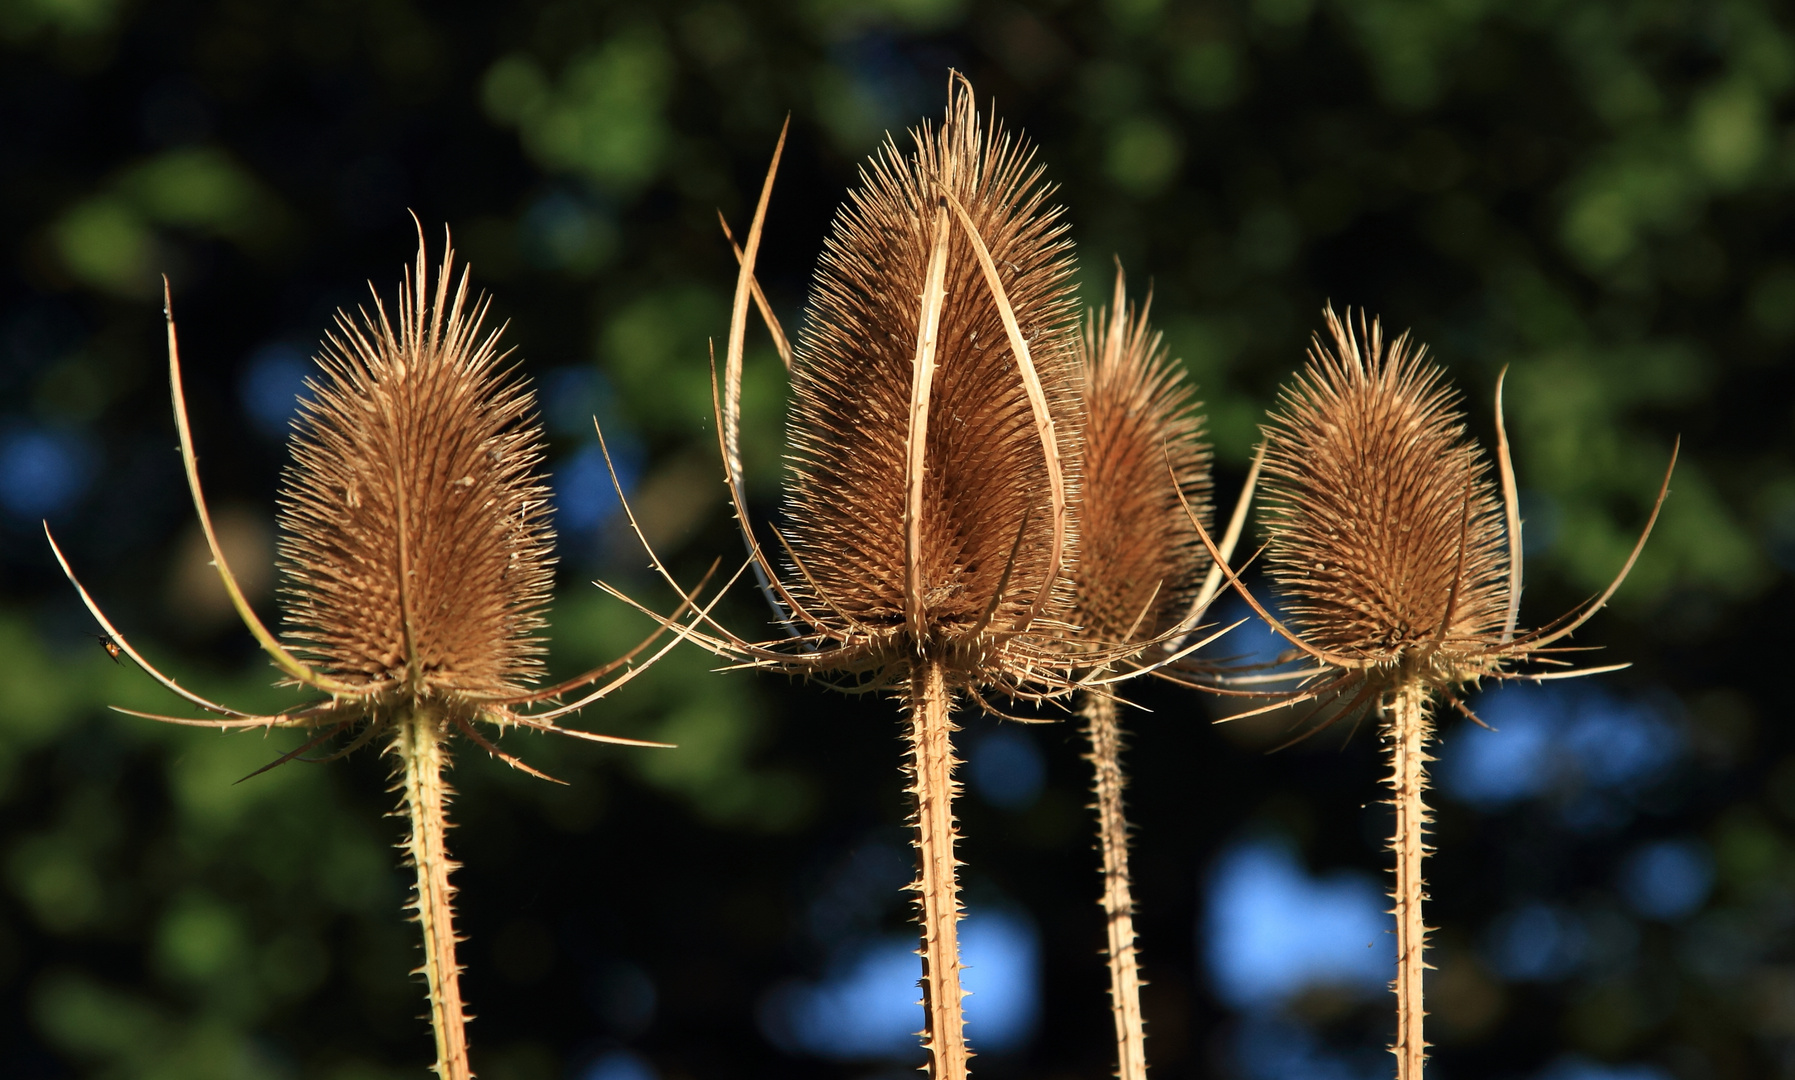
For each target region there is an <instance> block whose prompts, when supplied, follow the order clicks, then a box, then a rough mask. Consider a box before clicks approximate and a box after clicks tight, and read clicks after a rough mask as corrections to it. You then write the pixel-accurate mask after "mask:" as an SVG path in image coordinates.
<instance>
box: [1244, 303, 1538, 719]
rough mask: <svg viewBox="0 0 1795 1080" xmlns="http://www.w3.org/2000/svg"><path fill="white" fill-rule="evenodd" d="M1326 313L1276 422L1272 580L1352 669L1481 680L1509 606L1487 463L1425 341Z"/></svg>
mask: <svg viewBox="0 0 1795 1080" xmlns="http://www.w3.org/2000/svg"><path fill="white" fill-rule="evenodd" d="M1326 318H1327V323H1328V330H1329V333H1330V335H1331V337H1332V342H1331V347H1330V346H1329V345H1323V344H1322V343H1321V342H1320V341H1319V340H1317V341H1316V342H1315V344H1314V346H1313V347H1312V348H1311V350H1310V353H1309V364H1308V366H1307V367H1306V368H1305V369H1304V370H1303V372H1302V373H1301V374H1300V375H1298V376H1297V378H1296V380H1295V382H1294V384H1293V385H1291V386H1289V387H1287V388H1286V389H1285V390H1284V392H1283V395H1282V400H1281V402H1280V405H1281V408H1280V409H1279V411H1278V412H1276V413H1274V414H1273V416H1272V419H1271V422H1270V423H1269V424H1268V425H1267V426H1266V429H1265V434H1266V455H1265V480H1264V488H1263V491H1264V498H1265V505H1266V518H1267V520H1266V523H1265V525H1266V531H1267V534H1268V540H1269V543H1268V544H1267V547H1266V561H1267V568H1268V569H1269V571H1270V573H1271V578H1272V581H1273V582H1274V583H1275V585H1276V588H1277V590H1278V591H1279V592H1280V593H1281V594H1282V595H1283V596H1284V599H1285V606H1286V609H1287V610H1288V611H1289V612H1290V614H1291V617H1292V621H1293V623H1294V624H1295V629H1296V630H1297V631H1298V632H1299V633H1300V634H1301V635H1302V636H1303V637H1304V638H1305V639H1307V640H1308V641H1309V642H1310V643H1312V644H1313V645H1314V646H1315V647H1316V648H1318V649H1320V650H1322V651H1324V652H1327V653H1328V654H1330V655H1331V656H1335V657H1338V658H1339V659H1340V662H1341V664H1342V665H1343V666H1353V667H1358V668H1362V669H1366V670H1369V671H1388V672H1390V673H1391V674H1394V673H1395V672H1396V669H1399V668H1401V667H1403V666H1404V665H1405V664H1415V663H1424V664H1426V665H1428V667H1429V668H1430V670H1431V674H1430V675H1429V681H1430V682H1431V681H1440V682H1444V683H1447V684H1452V683H1458V682H1463V681H1465V680H1467V679H1471V678H1474V677H1476V676H1477V675H1478V674H1479V673H1480V672H1482V671H1484V670H1486V668H1487V665H1488V660H1487V658H1486V654H1487V653H1488V651H1489V649H1490V648H1491V647H1492V646H1495V645H1497V644H1499V639H1500V635H1501V632H1502V626H1503V619H1504V617H1505V616H1506V614H1507V611H1508V600H1509V581H1508V569H1509V567H1508V553H1507V551H1506V549H1505V542H1504V536H1503V531H1502V530H1503V517H1502V506H1501V503H1500V501H1499V499H1498V496H1497V492H1496V485H1495V483H1494V482H1493V480H1492V478H1491V469H1490V463H1489V461H1488V460H1487V458H1486V457H1485V456H1484V454H1483V453H1482V451H1481V450H1479V449H1478V447H1477V445H1476V443H1475V442H1473V441H1472V439H1471V437H1470V435H1469V434H1468V433H1467V431H1466V429H1465V417H1464V413H1463V412H1462V411H1460V410H1459V408H1458V402H1457V395H1456V394H1455V393H1454V392H1453V390H1452V389H1451V387H1450V386H1448V385H1447V383H1446V381H1445V375H1444V372H1442V371H1441V370H1440V369H1439V368H1438V367H1436V366H1434V365H1433V364H1430V363H1428V362H1427V361H1426V359H1425V349H1424V348H1422V347H1412V346H1411V345H1410V342H1409V339H1408V336H1407V335H1406V334H1405V335H1403V336H1401V337H1399V338H1397V339H1396V340H1395V341H1394V342H1391V343H1389V345H1388V347H1387V348H1386V345H1385V342H1384V340H1383V333H1382V330H1381V328H1380V327H1379V326H1377V325H1376V324H1375V323H1374V324H1372V325H1371V326H1370V327H1369V328H1367V327H1365V326H1364V325H1363V322H1362V321H1361V325H1360V327H1359V328H1358V331H1359V332H1357V333H1355V332H1354V329H1353V328H1352V327H1350V326H1349V325H1347V324H1346V323H1344V322H1342V321H1341V320H1340V319H1339V318H1337V317H1336V316H1335V315H1334V313H1333V311H1332V310H1329V311H1328V312H1327V314H1326Z"/></svg>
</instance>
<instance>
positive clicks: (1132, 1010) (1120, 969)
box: [1079, 691, 1147, 1080]
mask: <svg viewBox="0 0 1795 1080" xmlns="http://www.w3.org/2000/svg"><path fill="white" fill-rule="evenodd" d="M1083 698H1084V701H1083V703H1082V706H1081V708H1080V709H1079V711H1080V713H1081V714H1083V716H1084V718H1085V720H1086V725H1085V734H1086V735H1087V736H1088V737H1089V738H1090V740H1091V753H1090V755H1089V761H1090V762H1091V768H1092V771H1093V772H1094V773H1095V774H1096V775H1095V780H1094V782H1093V784H1092V790H1093V791H1094V792H1095V793H1096V795H1097V802H1096V805H1095V806H1094V809H1095V810H1096V811H1097V839H1098V846H1099V848H1100V849H1101V850H1102V852H1103V899H1102V904H1103V912H1104V914H1105V915H1106V916H1108V919H1107V924H1108V928H1109V951H1108V955H1109V1007H1110V1012H1111V1014H1112V1015H1113V1016H1114V1017H1115V1021H1116V1076H1117V1077H1118V1078H1119V1080H1146V1077H1147V1050H1146V1037H1147V1036H1146V1030H1145V1025H1144V1023H1143V1021H1142V1019H1141V970H1140V961H1139V959H1138V958H1137V956H1136V955H1135V951H1134V890H1133V886H1132V885H1131V884H1130V881H1129V876H1128V815H1127V813H1126V811H1125V810H1124V808H1123V806H1122V789H1123V788H1125V787H1126V786H1127V784H1128V778H1127V777H1126V776H1125V775H1123V773H1122V729H1121V724H1120V723H1118V722H1117V719H1116V699H1115V698H1112V697H1107V696H1104V695H1101V694H1093V693H1090V692H1088V691H1087V692H1086V693H1085V694H1084V695H1083Z"/></svg>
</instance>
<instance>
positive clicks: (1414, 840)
mask: <svg viewBox="0 0 1795 1080" xmlns="http://www.w3.org/2000/svg"><path fill="white" fill-rule="evenodd" d="M1428 697H1429V695H1428V692H1427V688H1426V686H1425V685H1424V684H1422V683H1421V682H1420V681H1419V680H1414V679H1410V680H1408V681H1406V682H1404V683H1402V684H1401V685H1400V686H1398V687H1397V688H1396V690H1395V691H1394V693H1393V694H1392V695H1391V697H1390V699H1389V700H1388V701H1387V703H1386V705H1385V708H1384V740H1385V742H1387V743H1388V744H1389V747H1390V775H1389V776H1388V777H1387V778H1386V779H1385V783H1387V784H1389V785H1390V789H1391V791H1392V792H1393V793H1394V794H1392V795H1391V797H1390V800H1389V802H1390V805H1391V806H1394V807H1395V808H1396V833H1395V835H1394V836H1392V837H1391V838H1390V850H1391V851H1392V852H1394V853H1395V855H1396V888H1395V889H1394V890H1393V891H1392V892H1391V894H1390V896H1391V899H1393V900H1395V901H1396V906H1395V908H1394V909H1392V914H1394V915H1395V916H1396V983H1395V990H1396V1043H1395V1045H1393V1046H1391V1047H1390V1052H1391V1053H1393V1054H1395V1055H1396V1076H1397V1080H1421V1070H1422V1066H1423V1065H1424V1063H1425V1062H1426V1061H1427V1040H1426V1038H1424V1037H1423V1035H1422V1020H1423V1019H1424V1018H1425V1017H1426V1016H1427V1011H1426V1009H1424V1008H1423V1007H1422V998H1421V983H1422V974H1423V972H1425V971H1426V970H1427V960H1426V950H1427V926H1426V924H1425V923H1423V922H1422V918H1421V902H1422V901H1423V900H1425V899H1427V894H1426V893H1425V892H1424V891H1423V888H1424V887H1425V884H1426V883H1425V881H1424V880H1423V878H1422V876H1421V858H1422V856H1423V855H1425V854H1426V851H1427V839H1426V830H1427V826H1428V823H1429V822H1430V821H1432V818H1431V817H1430V816H1429V813H1428V809H1427V804H1426V803H1424V802H1422V800H1421V797H1422V794H1423V793H1424V792H1425V791H1426V788H1427V763H1428V762H1429V761H1432V760H1433V758H1432V757H1431V756H1430V755H1429V754H1428V752H1427V740H1428V739H1429V738H1430V737H1431V736H1432V734H1433V718H1432V717H1431V716H1430V715H1429V712H1428Z"/></svg>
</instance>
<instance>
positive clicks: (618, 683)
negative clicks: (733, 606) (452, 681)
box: [530, 592, 724, 745]
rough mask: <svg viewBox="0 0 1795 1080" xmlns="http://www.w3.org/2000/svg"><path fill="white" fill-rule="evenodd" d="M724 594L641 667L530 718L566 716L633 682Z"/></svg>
mask: <svg viewBox="0 0 1795 1080" xmlns="http://www.w3.org/2000/svg"><path fill="white" fill-rule="evenodd" d="M723 596H724V593H723V592H719V593H717V595H716V596H714V597H712V598H711V602H710V603H708V604H706V605H705V606H704V608H703V609H702V610H701V611H699V612H698V613H697V614H696V615H694V616H693V618H692V623H691V624H690V625H684V626H680V627H678V628H677V629H675V630H674V632H673V640H672V641H669V642H668V643H667V644H665V645H663V646H661V647H660V649H659V650H658V651H656V652H655V654H654V655H653V656H650V657H649V658H648V659H647V660H645V661H643V662H642V665H641V666H640V667H634V668H631V669H630V670H628V671H626V672H624V673H623V674H622V675H619V676H618V677H617V678H615V679H612V680H611V681H610V682H608V683H606V684H604V685H603V686H601V687H599V688H598V689H597V690H594V691H592V692H591V693H590V694H587V695H586V696H585V697H583V698H581V699H579V700H578V701H575V702H571V703H569V704H566V705H562V706H560V707H559V708H554V709H550V710H549V711H547V712H540V713H534V714H532V715H531V717H530V718H531V719H532V720H536V721H540V722H545V723H546V722H547V721H550V720H553V719H555V718H556V717H561V716H566V715H567V714H568V713H571V712H578V711H579V710H581V709H583V708H585V707H586V706H588V705H590V704H592V703H593V702H595V701H598V700H599V699H601V698H605V697H609V696H610V695H611V694H612V693H614V692H616V691H617V690H620V689H622V688H623V687H624V686H626V685H628V684H629V683H630V682H632V681H633V680H634V679H635V678H636V676H638V675H640V674H642V673H643V672H644V671H647V670H648V669H649V668H651V667H653V666H654V665H655V663H656V662H657V661H659V660H660V658H661V657H663V656H666V655H667V654H668V653H669V652H672V651H673V649H674V648H675V647H677V646H678V645H679V643H680V642H682V641H684V640H685V639H686V637H687V636H688V635H689V634H690V633H691V630H692V627H693V626H696V625H697V623H698V621H699V619H700V618H702V617H705V616H708V615H710V613H711V608H714V607H716V606H717V603H718V602H719V601H721V600H722V599H723ZM604 741H608V742H616V741H619V740H615V739H607V740H604ZM623 741H625V742H629V743H630V744H631V745H641V744H640V743H639V742H638V741H637V740H623Z"/></svg>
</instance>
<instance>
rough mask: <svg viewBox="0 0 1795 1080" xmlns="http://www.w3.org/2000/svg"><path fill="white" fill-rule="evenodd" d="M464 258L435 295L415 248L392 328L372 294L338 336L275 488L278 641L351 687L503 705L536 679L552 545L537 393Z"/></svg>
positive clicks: (447, 266) (342, 323)
mask: <svg viewBox="0 0 1795 1080" xmlns="http://www.w3.org/2000/svg"><path fill="white" fill-rule="evenodd" d="M453 258H454V253H453V252H452V251H448V250H445V252H444V255H443V261H442V265H441V266H440V268H439V269H438V271H437V288H436V290H435V294H434V297H433V296H432V294H431V291H430V290H429V288H428V282H427V269H428V268H427V266H426V265H425V262H424V251H423V246H422V244H420V245H419V250H418V257H417V263H416V265H415V267H414V268H413V269H412V270H411V271H410V272H409V273H408V274H407V275H406V278H405V280H404V282H403V283H402V284H401V286H400V290H399V303H398V310H397V325H396V326H395V324H394V319H393V318H392V316H391V315H390V314H389V312H388V311H387V309H386V306H385V305H384V303H382V301H381V300H380V298H379V295H378V294H376V295H375V299H374V305H375V307H374V313H373V314H369V313H368V312H367V311H366V310H365V309H364V310H363V311H361V312H360V319H359V321H358V320H355V319H351V318H350V317H349V316H348V315H347V314H346V313H339V314H338V317H337V327H336V330H335V331H334V332H332V333H331V334H329V335H328V337H327V339H326V343H325V347H324V350H323V353H322V355H321V356H320V357H319V363H320V366H321V368H322V371H321V373H320V374H319V375H318V376H316V377H315V378H314V379H312V380H311V381H310V382H309V384H308V385H309V387H310V389H311V391H312V394H313V396H312V397H311V399H310V400H308V401H306V402H305V403H304V405H303V406H302V411H301V413H300V415H299V417H298V418H297V420H296V421H295V425H294V427H295V430H294V433H293V437H292V444H291V445H292V453H293V464H292V465H291V466H290V467H289V468H288V469H287V471H286V474H285V477H284V480H283V484H282V489H281V498H280V524H281V530H282V533H283V536H282V539H281V545H280V555H281V567H282V570H283V572H284V577H285V581H284V587H283V590H282V591H283V594H284V596H285V599H286V611H285V626H284V629H285V631H286V637H287V638H288V640H289V641H291V642H292V643H293V646H294V648H295V651H297V652H300V653H302V654H304V655H307V656H308V657H310V658H312V659H314V660H315V661H316V663H317V664H318V666H319V667H321V668H322V669H323V670H324V671H325V672H327V673H329V674H331V675H334V676H337V677H338V678H341V679H343V680H345V681H350V682H353V683H358V684H365V685H369V686H376V685H390V686H393V687H395V688H396V687H401V686H402V687H405V688H407V689H408V690H409V691H410V692H413V693H416V694H419V695H430V696H443V697H471V698H496V697H501V696H504V695H507V694H515V693H517V692H519V691H520V690H521V689H522V688H523V686H524V684H526V683H528V682H530V681H532V680H533V679H534V678H535V677H536V676H537V675H538V674H539V672H540V670H541V654H542V651H543V649H542V643H541V639H540V637H539V636H538V632H539V631H540V630H541V628H542V626H543V611H544V609H545V608H546V606H547V604H548V601H549V596H550V592H551V590H552V587H553V584H554V563H555V560H554V556H553V545H554V533H553V531H552V530H551V528H550V526H549V506H550V504H549V493H548V490H547V488H546V487H545V486H544V485H543V482H542V478H541V474H540V467H541V464H542V461H543V441H542V430H541V427H540V426H539V424H538V422H537V419H536V415H535V395H534V394H533V393H532V392H531V391H530V390H529V388H528V386H527V384H526V383H525V382H524V381H523V380H522V379H520V378H517V377H515V376H514V374H513V373H512V371H511V370H510V369H509V368H507V366H506V363H505V361H506V358H507V356H508V355H509V353H508V352H500V351H499V348H498V337H499V332H500V331H499V330H494V331H493V332H491V333H490V334H486V335H485V336H484V337H483V336H481V331H482V329H483V326H484V322H485V317H486V314H487V302H486V301H484V300H481V301H477V302H476V303H475V304H474V305H473V306H472V307H471V308H470V307H469V305H468V280H467V275H466V272H465V271H464V272H463V274H462V276H461V279H460V281H459V282H458V283H456V285H455V287H454V290H453V293H452V294H451V292H450V281H451V271H452V268H453ZM500 329H501V330H502V328H500Z"/></svg>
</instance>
